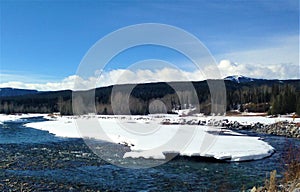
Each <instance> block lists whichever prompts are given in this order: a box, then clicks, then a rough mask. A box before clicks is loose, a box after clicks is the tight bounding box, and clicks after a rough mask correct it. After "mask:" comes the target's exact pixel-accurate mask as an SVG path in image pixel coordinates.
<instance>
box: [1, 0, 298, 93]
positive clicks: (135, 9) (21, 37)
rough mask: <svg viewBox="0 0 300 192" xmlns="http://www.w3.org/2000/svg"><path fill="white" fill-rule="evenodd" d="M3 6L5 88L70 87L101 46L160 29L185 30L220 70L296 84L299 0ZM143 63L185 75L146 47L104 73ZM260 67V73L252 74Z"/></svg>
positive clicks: (174, 57)
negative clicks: (126, 33) (115, 37)
mask: <svg viewBox="0 0 300 192" xmlns="http://www.w3.org/2000/svg"><path fill="white" fill-rule="evenodd" d="M0 7H1V18H0V21H1V36H0V37H1V61H0V62H1V81H0V86H2V87H3V86H10V85H11V86H16V87H18V86H25V87H26V84H40V85H41V84H44V86H46V85H45V84H47V83H60V82H61V81H66V79H68V78H69V77H71V76H73V75H74V74H76V70H77V67H78V65H79V63H80V61H81V59H82V58H83V56H84V55H85V53H86V52H87V51H88V49H89V48H90V47H91V46H92V45H93V44H94V43H95V42H96V41H98V40H99V39H101V38H103V37H104V36H105V35H107V34H109V33H111V32H113V31H115V30H117V29H119V28H122V27H126V26H128V25H134V24H139V23H163V24H168V25H173V26H176V27H179V28H182V29H184V30H186V31H188V32H189V33H191V34H193V35H195V36H196V37H197V38H199V39H200V40H201V41H202V42H203V43H204V45H205V46H206V47H207V48H208V49H209V50H210V52H211V53H212V55H213V56H214V57H215V59H216V61H217V62H218V63H222V65H221V64H220V68H221V69H224V70H225V69H231V70H232V73H246V74H242V75H245V76H254V77H267V78H268V77H269V76H268V75H270V74H269V73H268V70H271V71H274V74H272V76H274V75H275V78H281V79H282V78H299V73H298V72H299V1H297V0H292V1H288V0H287V1H284V0H282V1H281V0H277V1H268V0H266V1H261V0H259V1H254V0H252V1H242V0H241V1H226V3H224V1H171V0H170V1H159V0H156V1H114V0H113V1H93V0H87V1H83V0H76V1H67V0H66V1H61V0H53V1H50V0H46V1H18V0H16V1H7V0H1V1H0ZM145 58H147V59H149V58H155V59H162V60H169V61H172V62H173V63H176V62H177V63H178V65H181V66H180V67H181V68H182V69H187V68H188V67H185V66H184V65H185V64H183V63H184V62H183V61H184V59H183V57H182V56H180V55H179V54H178V53H175V52H173V51H170V50H167V49H163V48H157V47H156V48H149V47H143V48H141V49H139V50H137V51H136V52H134V53H133V52H132V53H131V52H128V53H127V54H123V56H122V55H120V56H119V57H117V58H115V59H114V60H113V61H112V62H111V64H110V66H107V70H117V69H126V68H127V67H128V66H129V65H130V64H132V63H134V62H137V61H138V60H141V59H145ZM221 61H222V62H221ZM236 65H239V66H238V67H235V66H236ZM186 66H188V64H186ZM257 66H259V67H260V68H259V69H260V70H258V71H256V72H255V73H253V70H252V69H253V68H255V67H256V68H257ZM231 67H232V68H231ZM297 70H298V71H297ZM251 71H252V73H251ZM278 71H281V73H278V74H277V73H276V72H278ZM229 73H230V71H227V72H224V74H229ZM264 73H265V74H264ZM289 73H290V74H289ZM276 75H277V76H276ZM10 82H15V83H10ZM16 82H18V83H16ZM60 85H61V84H60ZM27 87H29V88H30V87H31V88H39V89H45V90H47V89H50V88H49V87H48V88H47V87H46V88H45V87H44V88H43V87H34V86H33V85H32V86H27ZM53 89H55V88H53Z"/></svg>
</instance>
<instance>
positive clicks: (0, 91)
mask: <svg viewBox="0 0 300 192" xmlns="http://www.w3.org/2000/svg"><path fill="white" fill-rule="evenodd" d="M38 92H39V91H37V90H32V89H16V88H10V87H5V88H0V97H12V96H22V95H29V94H36V93H38Z"/></svg>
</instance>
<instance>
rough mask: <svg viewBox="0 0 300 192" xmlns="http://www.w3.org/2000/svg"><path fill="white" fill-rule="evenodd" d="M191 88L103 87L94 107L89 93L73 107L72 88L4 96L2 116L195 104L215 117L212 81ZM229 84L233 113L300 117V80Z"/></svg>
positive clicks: (158, 109) (229, 104) (162, 109)
mask: <svg viewBox="0 0 300 192" xmlns="http://www.w3.org/2000/svg"><path fill="white" fill-rule="evenodd" d="M186 84H187V83H185V82H172V83H148V84H139V85H137V86H135V87H134V88H133V87H132V85H118V86H117V87H116V86H115V87H114V88H113V87H112V86H109V87H103V88H97V89H96V90H91V91H90V92H91V93H92V96H93V98H94V100H93V103H92V105H91V103H90V100H89V99H87V98H85V95H86V92H84V91H83V92H82V96H80V94H76V95H77V96H78V95H79V96H78V97H77V99H76V101H73V103H72V91H70V90H64V91H52V92H41V93H37V94H28V95H22V96H13V97H0V113H6V114H11V113H53V112H60V113H61V114H62V115H70V114H73V108H72V105H76V106H81V107H82V108H84V109H85V110H82V111H81V113H90V112H96V113H97V114H128V113H130V114H149V111H150V112H157V113H159V112H171V111H172V109H184V108H188V107H191V106H193V107H196V108H197V109H198V111H200V112H202V113H205V114H209V113H210V112H211V95H210V91H209V87H208V84H207V81H201V82H193V83H192V85H193V87H194V88H195V90H196V95H195V94H194V93H193V92H192V91H191V89H190V87H188V86H186ZM225 86H226V95H227V98H226V99H227V106H226V110H227V111H229V110H240V111H245V110H246V111H249V112H269V114H285V113H291V112H297V114H300V80H284V81H278V80H255V81H252V82H246V83H236V82H232V81H229V80H226V81H225ZM116 88H117V89H116ZM132 88H133V89H132ZM131 89H132V90H131ZM114 90H116V91H114ZM128 90H131V91H128ZM93 91H94V92H93ZM112 92H113V94H112ZM94 93H95V94H94ZM157 100H159V101H160V102H157ZM162 103H163V105H162ZM88 106H89V107H88Z"/></svg>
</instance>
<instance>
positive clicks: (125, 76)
mask: <svg viewBox="0 0 300 192" xmlns="http://www.w3.org/2000/svg"><path fill="white" fill-rule="evenodd" d="M218 68H219V73H220V74H221V77H222V78H224V77H226V76H229V75H244V76H248V77H252V78H264V79H300V73H299V65H296V64H291V63H289V64H273V65H253V64H251V65H250V64H249V65H247V64H238V63H235V62H232V61H230V60H221V61H220V63H219V64H218ZM209 72H211V70H210V69H209V66H208V67H207V68H205V69H203V71H200V70H195V71H182V70H180V69H176V68H162V69H157V70H148V69H140V70H136V71H133V70H129V69H115V70H111V71H107V72H102V73H101V74H100V75H99V76H95V77H90V78H88V79H83V78H81V77H80V76H77V75H72V76H69V77H66V78H65V79H63V80H61V81H57V82H48V83H24V82H21V81H7V82H3V83H0V87H13V88H23V89H36V90H39V91H54V90H64V89H71V90H84V89H91V88H95V87H103V86H109V85H114V84H126V83H149V82H170V81H201V80H204V79H206V78H205V77H206V75H207V74H208V73H209ZM205 74H206V75H205ZM210 76H212V75H211V74H210ZM217 77H219V76H218V75H217V73H216V78H217ZM74 83H76V86H75V84H74Z"/></svg>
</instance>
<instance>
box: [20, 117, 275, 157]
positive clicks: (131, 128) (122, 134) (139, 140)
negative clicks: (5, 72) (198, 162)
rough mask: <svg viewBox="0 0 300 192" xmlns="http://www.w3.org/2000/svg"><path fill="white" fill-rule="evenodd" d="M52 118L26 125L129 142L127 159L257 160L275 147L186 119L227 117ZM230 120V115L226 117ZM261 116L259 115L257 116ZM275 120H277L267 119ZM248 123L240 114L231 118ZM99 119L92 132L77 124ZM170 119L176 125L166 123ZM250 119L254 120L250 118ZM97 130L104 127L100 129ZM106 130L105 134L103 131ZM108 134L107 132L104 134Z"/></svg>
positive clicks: (212, 120)
mask: <svg viewBox="0 0 300 192" xmlns="http://www.w3.org/2000/svg"><path fill="white" fill-rule="evenodd" d="M47 118H49V119H50V121H44V122H36V123H28V124H26V125H25V126H27V127H32V128H36V129H39V130H45V131H49V132H50V133H53V134H55V135H56V136H60V137H71V138H80V137H83V138H85V137H89V138H91V137H92V138H95V139H99V140H105V141H109V142H113V143H120V144H126V145H128V146H130V148H131V151H130V152H127V153H125V155H124V158H128V157H131V158H139V157H143V158H155V159H164V158H165V155H164V154H166V153H178V154H179V155H182V156H201V157H212V158H215V159H220V160H227V161H246V160H256V159H261V158H265V157H268V156H270V155H271V154H272V153H273V152H274V151H275V150H274V148H273V147H272V146H270V145H269V144H268V143H266V142H264V141H262V140H260V138H259V137H250V136H246V135H242V134H239V133H236V132H233V131H230V130H228V129H221V128H218V127H213V126H208V125H198V124H194V125H188V124H186V123H183V122H191V121H194V122H199V121H204V120H206V122H207V123H209V122H214V121H220V118H224V117H217V118H216V117H197V118H196V117H178V116H175V115H152V116H80V117H75V116H63V117H55V118H50V117H47ZM226 118H227V119H228V117H226ZM254 118H257V117H254ZM260 118H262V119H259V120H265V122H267V123H272V121H275V120H274V119H271V120H269V119H268V120H266V119H265V118H266V117H260ZM229 119H232V120H240V122H244V121H245V120H246V119H244V118H240V117H229ZM91 120H93V121H95V120H96V121H97V122H98V126H99V127H97V128H95V129H91V130H92V131H88V132H85V131H83V130H82V128H80V129H78V128H77V124H78V121H80V122H81V123H80V124H81V125H82V124H84V125H85V124H86V125H87V126H88V125H89V122H90V121H91ZM165 121H169V122H173V124H168V125H167V124H162V122H165ZM248 121H249V122H254V119H252V117H251V118H249V119H248ZM97 129H99V130H100V129H101V131H100V132H97ZM101 133H102V134H101ZM103 133H105V134H103Z"/></svg>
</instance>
